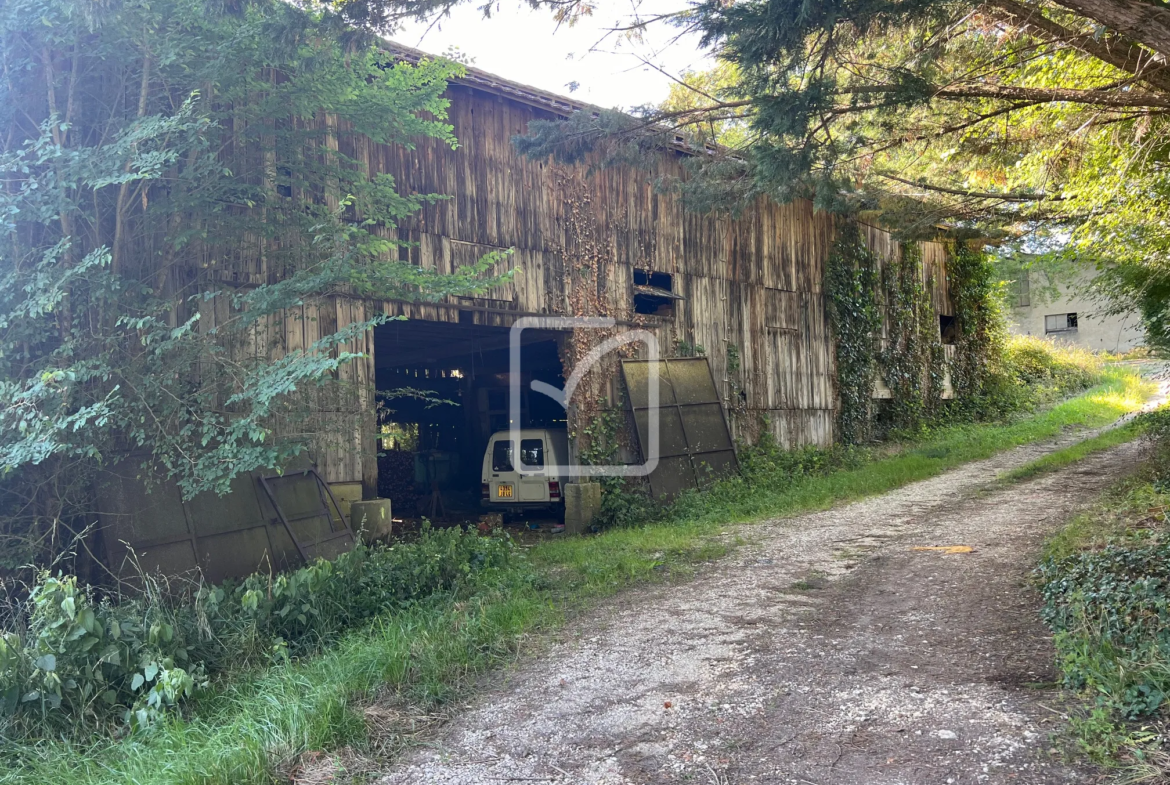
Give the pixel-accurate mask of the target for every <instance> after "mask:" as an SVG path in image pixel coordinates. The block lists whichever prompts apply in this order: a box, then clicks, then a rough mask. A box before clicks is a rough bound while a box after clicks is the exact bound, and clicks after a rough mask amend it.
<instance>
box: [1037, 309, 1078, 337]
mask: <svg viewBox="0 0 1170 785" xmlns="http://www.w3.org/2000/svg"><path fill="white" fill-rule="evenodd" d="M1076 329H1077V315H1076V314H1075V313H1054V314H1049V315H1047V316H1045V317H1044V332H1045V334H1051V333H1067V332H1075V331H1076Z"/></svg>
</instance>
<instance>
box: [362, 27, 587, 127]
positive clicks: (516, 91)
mask: <svg viewBox="0 0 1170 785" xmlns="http://www.w3.org/2000/svg"><path fill="white" fill-rule="evenodd" d="M382 47H383V48H384V49H385V50H386V51H388V52H390V53H391V54H393V55H394V56H395V57H398V58H400V59H402V60H405V61H406V62H409V63H417V62H418V61H420V60H423V59H425V58H434V57H436V56H437V55H433V54H430V53H429V52H424V51H422V50H421V49H415V48H413V47H410V46H406V45H404V44H400V43H398V42H397V41H388V40H385V39H383V41H382ZM465 67H466V69H467V73H466V74H465V75H464V76H462V77H460V78H459V79H454V80H452V81H453V82H454V83H455V84H461V85H466V86H468V87H473V88H475V89H477V90H483V91H485V92H489V93H495V94H497V95H502V96H504V97H506V98H511V99H513V100H515V101H520V102H521V103H526V104H531V105H532V106H537V107H540V108H541V109H547V110H548V111H550V112H553V113H554V114H559V115H562V116H565V117H568V116H569V115H571V114H573V113H574V112H593V113H597V112H600V111H602V110H601V108H600V107H598V106H593V105H592V104H585V103H581V102H580V101H574V100H573V99H571V98H566V97H564V96H561V95H557V94H556V93H550V92H548V91H547V90H541V89H539V88H537V87H529V86H528V85H522V84H520V83H519V82H513V81H511V80H508V79H504V78H502V77H499V76H496V75H495V74H489V73H488V72H487V71H482V70H480V69H478V68H473V67H472V66H465Z"/></svg>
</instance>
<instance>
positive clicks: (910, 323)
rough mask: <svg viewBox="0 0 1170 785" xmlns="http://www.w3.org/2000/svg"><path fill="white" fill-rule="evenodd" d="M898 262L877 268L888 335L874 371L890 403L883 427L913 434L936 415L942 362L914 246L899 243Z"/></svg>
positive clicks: (919, 258)
mask: <svg viewBox="0 0 1170 785" xmlns="http://www.w3.org/2000/svg"><path fill="white" fill-rule="evenodd" d="M901 250H902V253H901V254H900V258H894V259H887V260H885V261H884V263H883V264H882V273H881V279H882V291H881V298H882V305H883V306H884V310H885V319H886V328H887V335H886V340H885V341H883V342H882V343H883V345H882V347H881V350H880V352H879V354H878V370H879V373H880V374H881V376H882V378H883V379H884V380H885V382H886V385H887V386H888V387H889V388H890V390H891V391H892V392H893V398H892V399H890V400H889V402H888V405H887V406H885V407H883V409H884V411H883V412H882V415H883V416H882V417H881V420H882V424H883V425H885V426H886V428H888V429H890V430H912V429H914V428H917V427H920V426H921V425H922V424H923V423H925V422H927V421H928V420H930V419H931V418H932V417H934V416H936V415H937V413H938V409H939V403H940V402H941V396H942V390H943V379H944V377H945V375H946V358H945V356H944V354H943V348H942V342H941V340H940V337H939V322H938V314H937V313H935V310H934V308H933V306H932V305H931V301H930V291H929V289H928V288H927V286H926V285H925V283H924V282H923V279H922V251H921V249H920V247H919V245H918V243H903V244H902V248H901Z"/></svg>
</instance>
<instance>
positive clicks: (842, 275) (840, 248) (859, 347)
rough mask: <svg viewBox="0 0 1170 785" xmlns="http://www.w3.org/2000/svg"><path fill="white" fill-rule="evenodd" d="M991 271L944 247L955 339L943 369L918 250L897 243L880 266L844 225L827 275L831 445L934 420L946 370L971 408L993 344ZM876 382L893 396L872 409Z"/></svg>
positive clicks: (974, 254)
mask: <svg viewBox="0 0 1170 785" xmlns="http://www.w3.org/2000/svg"><path fill="white" fill-rule="evenodd" d="M992 272H993V271H992V268H991V265H990V262H988V260H987V257H986V255H985V254H983V253H982V252H981V251H978V250H974V249H972V248H971V247H970V246H968V245H966V244H964V243H958V244H956V245H955V246H954V247H953V248H952V253H951V256H950V259H949V260H948V263H947V277H948V284H949V291H950V296H951V302H952V305H953V306H954V309H955V321H956V328H957V332H958V339H957V342H956V343H957V345H956V359H955V362H954V363H953V367H951V368H949V369H948V367H947V361H946V356H945V354H944V351H943V346H942V343H941V339H940V334H939V320H938V314H937V313H936V312H935V309H934V308H933V306H932V304H931V298H930V291H931V288H932V282H931V281H927V280H924V279H923V271H922V254H921V249H920V247H919V245H918V244H917V243H905V244H903V245H902V248H901V254H899V255H898V257H897V258H891V259H884V260H879V259H878V257H877V255H876V254H875V253H874V252H873V251H872V250H871V249H870V248H869V247H868V246H867V245H866V244H865V241H864V239H863V238H862V236H861V232H860V230H859V228H858V226H857V224H856V223H854V222H852V221H848V222H844V223H842V225H841V226H840V228H839V231H838V233H837V240H836V243H835V244H834V246H833V251H832V253H831V254H830V256H829V259H828V263H827V265H826V269H825V293H826V295H827V299H828V311H829V323H830V326H831V327H832V331H833V338H834V341H835V343H836V352H837V380H836V381H837V398H838V401H839V408H838V414H837V435H838V439H840V440H841V441H842V442H844V443H846V444H856V443H859V442H865V441H869V440H871V439H872V438H874V436H875V432H876V431H879V430H880V431H883V432H889V431H892V430H913V429H915V428H918V427H921V426H922V425H924V424H926V423H929V422H931V421H932V420H935V419H937V418H938V417H939V416H940V415H941V414H942V413H943V405H942V392H943V385H944V380H945V377H946V374H947V371H948V370H949V371H950V373H951V378H952V384H953V386H954V389H955V395H956V398H958V399H959V400H960V401H965V402H969V403H971V404H972V406H975V407H976V408H977V402H978V400H980V397H981V395H982V392H983V386H984V381H985V379H986V378H987V376H988V373H989V372H990V362H991V358H992V357H993V355H994V353H995V350H996V345H997V338H996V332H995V309H994V304H993V299H992V297H993V294H994V292H993V283H992V281H993V276H992ZM883 321H884V323H885V339H884V340H883ZM879 376H880V378H881V379H882V380H883V381H884V382H885V383H886V385H887V386H888V387H889V388H890V390H891V392H892V395H893V397H892V398H891V399H890V400H888V401H883V402H881V403H880V404H878V403H877V402H875V401H874V399H873V397H872V396H873V390H874V384H875V382H876V381H877V379H878V378H879ZM967 408H970V407H967V406H965V405H964V410H966V409H967Z"/></svg>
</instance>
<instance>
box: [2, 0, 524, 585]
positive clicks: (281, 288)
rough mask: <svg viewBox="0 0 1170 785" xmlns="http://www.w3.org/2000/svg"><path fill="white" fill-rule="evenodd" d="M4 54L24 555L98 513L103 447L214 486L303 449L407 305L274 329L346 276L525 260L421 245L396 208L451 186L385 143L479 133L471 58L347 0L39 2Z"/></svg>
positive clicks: (332, 291)
mask: <svg viewBox="0 0 1170 785" xmlns="http://www.w3.org/2000/svg"><path fill="white" fill-rule="evenodd" d="M0 65H2V70H3V73H4V74H5V75H6V76H5V79H4V80H0V182H2V183H3V187H2V188H0V398H3V400H4V402H5V405H4V407H3V408H0V542H2V543H3V545H2V546H0V547H2V549H3V550H4V551H5V552H7V553H12V552H15V551H17V550H18V549H19V552H20V553H21V554H22V555H21V557H20V558H21V559H25V561H24V563H28V561H31V560H34V559H38V560H40V561H41V563H47V560H48V559H50V558H52V557H53V556H56V555H58V554H59V552H60V551H61V550H62V549H64V548H65V547H66V546H68V544H69V543H70V541H71V536H70V532H69V531H63V530H62V527H66V528H68V527H71V526H72V527H73V528H74V530H77V529H79V528H80V527H82V526H84V524H85V523H86V522H88V521H89V520H92V518H90V517H87V516H88V514H89V512H90V508H89V499H88V495H87V489H88V486H89V482H90V480H91V477H92V473H93V471H94V469H95V468H96V467H98V466H102V465H110V464H114V463H117V462H119V461H121V460H122V459H124V458H127V457H128V456H133V460H134V461H135V462H136V463H137V464H138V465H139V467H140V468H141V470H142V472H143V474H144V475H145V476H147V477H157V476H160V475H161V476H165V477H169V478H171V479H173V480H175V481H176V482H177V483H178V484H179V486H180V488H181V489H182V491H183V492H184V494H186V495H188V496H190V495H193V494H195V493H198V492H201V491H204V490H215V491H219V492H224V491H225V490H226V489H227V487H228V485H229V483H230V481H231V479H232V478H233V477H236V476H238V475H239V474H240V473H241V472H247V471H249V470H250V469H254V468H257V467H262V466H280V465H284V464H285V463H286V461H287V460H288V459H289V458H291V457H292V456H294V455H296V454H297V453H299V452H301V451H303V450H304V449H305V448H306V444H305V441H304V440H303V439H301V438H299V436H300V435H301V434H303V433H306V432H308V433H314V431H313V428H314V426H315V423H314V422H313V420H312V419H311V414H312V412H313V411H314V406H315V404H316V403H317V402H319V401H320V400H322V399H323V398H324V397H330V396H331V397H333V398H335V399H338V400H341V399H344V398H345V396H347V395H352V390H346V389H345V386H344V385H343V384H341V383H339V382H337V381H335V377H336V376H337V371H338V369H339V368H340V367H341V366H343V365H344V364H346V363H348V362H350V361H352V360H354V359H355V358H358V357H360V356H361V355H360V354H359V353H357V352H356V351H355V350H354V349H353V348H352V346H353V344H354V343H357V342H358V341H357V339H358V338H360V337H361V335H362V333H363V332H364V331H365V330H368V329H369V328H371V327H372V326H373V325H375V324H376V323H378V322H379V321H380V320H381V319H382V318H383V317H380V316H375V317H372V318H370V319H368V320H366V321H359V322H357V323H355V324H350V325H348V326H344V325H342V326H340V329H339V330H338V331H337V332H335V333H333V334H325V335H323V336H322V337H321V338H320V340H318V341H316V342H315V343H313V344H312V345H310V346H307V347H303V348H301V349H293V350H290V351H288V352H283V349H280V348H279V347H274V346H273V341H274V336H275V335H276V334H280V335H283V334H284V332H285V323H286V322H287V321H291V320H297V319H301V318H313V317H312V315H311V314H312V313H313V311H312V308H313V306H315V305H318V304H322V303H323V302H326V301H325V300H324V299H323V298H327V297H333V296H341V295H344V296H357V297H369V298H375V299H378V298H396V299H434V298H438V297H441V296H444V295H446V294H451V293H458V292H468V291H474V290H475V289H476V288H477V287H479V286H480V285H482V284H484V283H486V280H481V276H482V274H483V273H485V271H487V270H488V269H489V268H492V267H493V266H496V265H499V264H501V263H502V262H503V261H504V259H503V256H501V255H492V256H490V257H488V258H485V259H484V260H482V261H481V262H480V263H479V264H477V265H474V266H472V267H471V268H468V269H465V270H460V271H459V272H458V273H456V274H455V275H451V276H445V275H440V274H438V273H436V272H434V271H427V270H421V269H419V268H416V267H412V266H411V265H409V264H407V263H405V262H402V261H400V260H399V256H400V252H401V246H402V243H401V242H400V241H399V240H398V239H397V236H398V234H397V229H396V224H397V222H398V221H400V220H401V219H402V218H404V217H406V216H408V215H410V214H412V213H413V212H415V211H416V210H418V209H419V208H420V207H421V206H423V205H425V204H428V203H430V202H433V201H434V200H436V199H438V198H441V197H440V196H438V195H428V194H402V193H399V192H398V190H397V184H396V183H395V182H394V180H393V178H392V177H390V176H389V175H386V174H377V175H373V176H371V173H370V172H369V171H368V169H367V164H366V162H365V160H364V159H363V157H362V150H364V149H365V147H366V145H368V144H380V145H402V146H407V147H409V146H412V145H413V144H414V142H415V140H416V139H418V138H425V137H431V138H437V139H440V140H443V141H444V142H447V143H449V144H455V143H456V142H455V139H454V138H453V136H452V134H451V127H450V125H448V124H447V123H446V122H445V112H446V108H447V102H446V100H445V99H444V98H443V97H442V94H443V92H444V90H445V89H446V86H447V80H448V79H449V78H451V77H453V76H456V75H458V74H459V73H461V66H458V65H456V64H453V63H449V62H443V61H423V62H420V63H418V64H416V65H410V64H405V63H398V62H394V61H393V60H391V59H390V58H389V57H388V56H387V55H386V54H385V53H384V52H382V51H381V50H380V49H378V48H377V47H376V46H375V45H373V43H371V42H370V40H369V39H368V37H366V36H363V35H360V34H357V33H355V32H354V31H352V30H348V29H347V28H345V27H344V25H342V24H341V20H340V19H339V18H338V17H337V15H336V14H334V13H333V12H332V11H330V10H328V9H327V8H324V7H323V6H318V7H316V8H315V9H314V10H311V11H308V12H307V11H305V10H302V9H298V8H296V7H295V6H294V5H293V4H288V3H284V2H278V1H277V0H249V1H248V2H245V3H231V4H226V5H225V4H223V3H219V2H215V1H214V0H161V2H157V3H142V2H119V3H97V4H95V3H90V2H86V0H21V1H20V2H11V3H7V4H4V5H3V6H0ZM302 305H306V306H308V308H307V309H306V311H307V313H306V315H304V316H301V315H299V314H300V311H299V309H300V307H301V306H302ZM293 309H295V310H293ZM280 344H281V345H283V341H281V342H280ZM337 408H339V409H343V408H344V407H341V406H338V407H337ZM278 423H280V424H281V425H280V426H279V427H278ZM292 434H296V435H297V438H294V437H293V436H292Z"/></svg>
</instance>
